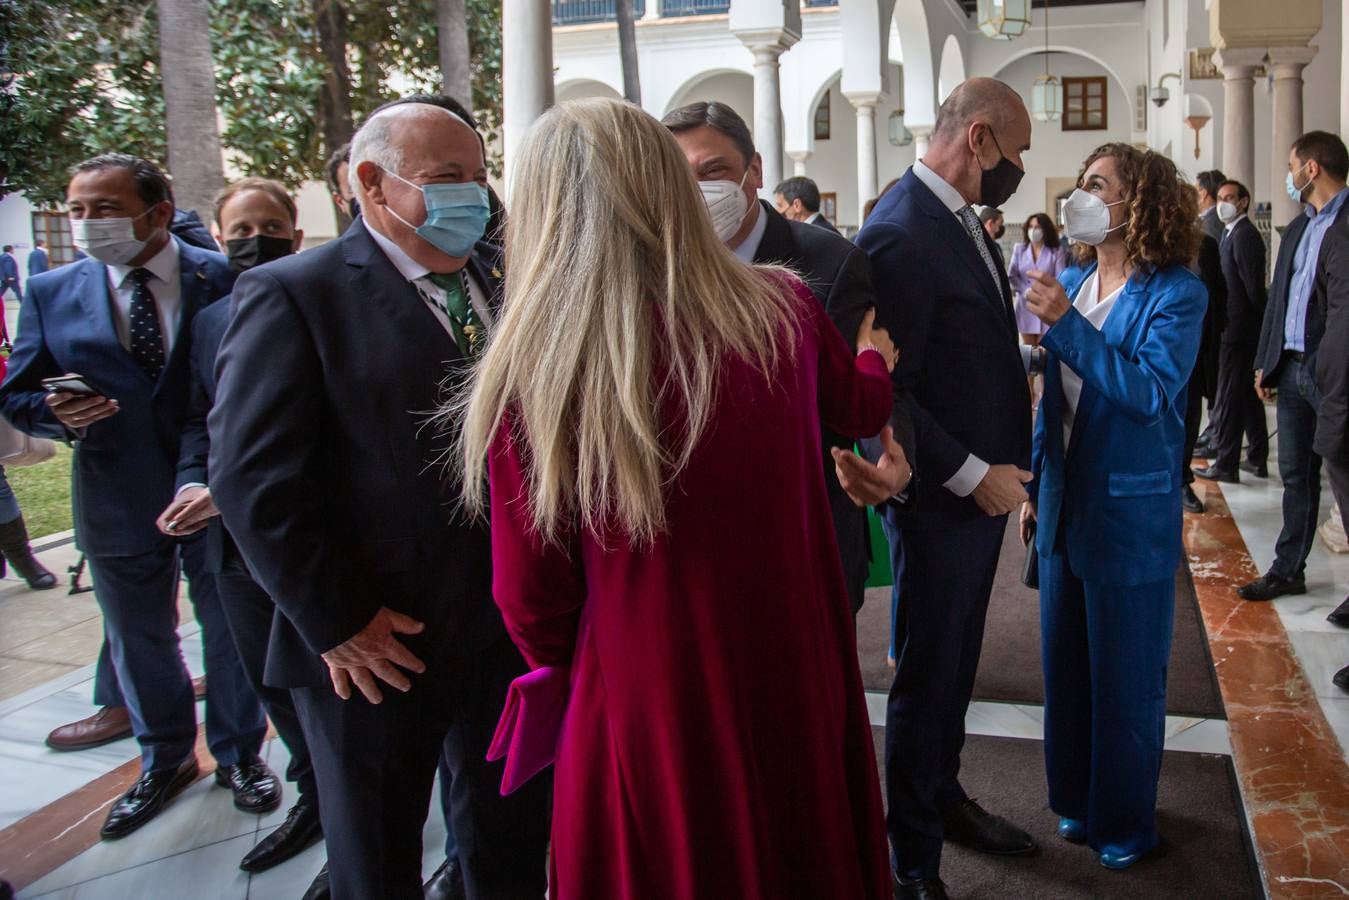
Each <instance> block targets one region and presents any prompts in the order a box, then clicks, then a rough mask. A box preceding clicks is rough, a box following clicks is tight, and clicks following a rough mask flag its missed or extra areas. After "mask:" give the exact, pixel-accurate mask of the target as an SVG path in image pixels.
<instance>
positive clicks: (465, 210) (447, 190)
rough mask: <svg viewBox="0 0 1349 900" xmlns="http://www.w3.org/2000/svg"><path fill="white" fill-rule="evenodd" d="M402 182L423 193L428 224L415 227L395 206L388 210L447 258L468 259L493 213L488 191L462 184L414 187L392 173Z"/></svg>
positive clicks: (467, 183)
mask: <svg viewBox="0 0 1349 900" xmlns="http://www.w3.org/2000/svg"><path fill="white" fill-rule="evenodd" d="M384 171H385V172H388V173H389V174H390V175H392V176H393V177H394V178H397V179H398V180H399V181H401V182H403V183H404V184H406V185H408V186H409V187H415V188H417V189H418V190H420V191H421V192H422V203H424V204H425V205H426V221H425V222H423V223H422V224H421V225H413V224H412V223H411V222H409V221H408V220H407V219H405V218H403V217H402V216H400V215H398V213H397V211H396V210H394V208H393V207H392V206H387V205H386V206H385V207H384V208H385V209H387V210H388V211H389V212H390V213H391V214H392V215H393V217H394V218H396V219H397V220H398V221H400V222H402V223H403V224H404V225H406V226H407V227H409V228H411V229H412V230H413V231H415V232H417V234H418V235H419V236H420V237H421V239H422V240H424V241H426V242H427V243H428V244H430V245H431V246H432V247H435V248H436V249H437V250H439V251H441V252H442V253H444V254H445V255H447V256H461V257H462V256H468V255H469V254H470V253H472V252H473V245H474V244H476V243H477V242H478V241H480V240H482V236H483V232H484V231H485V230H486V229H487V217H488V215H489V214H490V212H491V210H490V208H489V207H488V204H487V188H485V187H483V186H482V185H480V184H478V183H477V182H476V181H465V182H461V183H459V184H413V183H412V182H411V181H408V180H407V179H406V178H404V177H403V176H402V175H399V174H398V173H397V172H389V170H388V169H385V170H384Z"/></svg>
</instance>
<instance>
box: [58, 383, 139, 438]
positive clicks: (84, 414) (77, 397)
mask: <svg viewBox="0 0 1349 900" xmlns="http://www.w3.org/2000/svg"><path fill="white" fill-rule="evenodd" d="M47 406H48V407H50V408H51V411H52V415H54V416H56V418H57V419H58V420H59V421H60V422H61V424H62V425H64V426H66V427H67V428H69V429H70V430H71V431H76V430H78V429H80V428H88V427H89V426H90V425H92V424H94V423H95V422H98V421H101V420H102V419H106V418H108V417H109V416H115V415H117V411H118V410H119V409H121V407H120V406H118V405H117V401H116V400H109V399H108V398H107V397H104V396H102V395H98V396H94V397H89V396H86V395H84V394H72V393H70V391H57V392H55V393H53V394H48V395H47Z"/></svg>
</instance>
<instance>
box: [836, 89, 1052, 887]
mask: <svg viewBox="0 0 1349 900" xmlns="http://www.w3.org/2000/svg"><path fill="white" fill-rule="evenodd" d="M1030 132H1031V125H1030V117H1029V116H1028V115H1027V113H1026V108H1025V105H1024V104H1023V103H1022V101H1021V98H1020V97H1019V96H1018V95H1017V93H1016V92H1015V91H1014V90H1012V89H1011V88H1009V87H1008V86H1007V85H1005V84H1003V83H1002V82H999V81H995V80H993V79H989V78H976V79H971V80H970V81H966V82H964V83H963V84H961V85H960V86H959V87H957V88H956V89H955V90H954V91H953V92H952V93H951V95H950V97H948V98H947V100H946V102H945V103H943V104H942V107H941V111H940V113H939V114H938V117H937V124H936V126H935V129H934V131H933V134H932V144H931V147H930V149H929V150H928V152H927V154H926V155H924V157H923V159H922V160H920V161H919V162H917V163H915V164H914V167H913V168H912V169H911V170H909V171H908V172H907V173H905V175H904V177H903V178H902V179H900V182H899V183H898V184H897V185H895V187H894V188H892V189H891V190H890V191H889V192H887V193H886V194H885V196H884V197H882V198H881V199H880V201H879V202H878V203H877V204H876V207H875V209H874V210H873V211H872V214H871V216H870V217H869V218H868V219H867V222H866V225H865V226H864V227H863V229H862V232H861V234H860V235H858V240H857V243H858V246H859V247H861V248H862V249H863V250H865V251H867V253H868V254H870V256H871V262H872V271H873V272H874V274H875V282H876V284H877V285H878V286H883V287H882V288H881V289H880V290H878V292H877V300H878V303H877V307H876V321H877V322H879V323H881V324H882V325H884V326H885V327H886V328H887V329H889V330H890V333H891V334H893V335H895V336H896V340H897V342H898V346H899V364H898V365H897V366H896V367H895V373H894V377H895V381H896V385H897V386H898V387H900V388H903V389H905V390H906V391H908V393H909V395H910V396H911V398H912V401H911V403H910V409H911V412H912V417H913V424H914V429H915V431H916V444H917V460H916V462H915V463H914V476H913V483H912V484H911V485H908V486H907V488H906V487H905V485H903V484H901V483H900V482H899V480H898V479H897V478H896V479H894V480H890V481H887V479H886V477H885V473H886V472H887V471H895V472H896V474H898V470H896V469H894V467H890V468H889V469H887V468H878V467H876V466H873V465H871V464H869V463H867V462H866V461H864V460H860V459H858V458H857V457H855V456H853V455H851V454H843V453H837V454H836V457H837V459H838V462H839V469H840V477H841V478H842V479H843V480H844V481H845V486H846V487H848V489H849V492H850V493H852V494H853V496H854V497H855V498H857V499H859V500H864V501H866V502H869V503H879V504H882V509H881V512H882V515H883V516H884V517H885V518H886V519H888V520H889V521H890V522H891V524H892V526H893V527H896V528H898V529H899V530H900V531H901V533H902V535H903V542H904V553H905V566H904V573H903V583H902V585H901V589H900V590H901V594H902V595H903V598H904V600H903V603H902V604H901V607H900V609H901V618H900V621H899V623H898V626H897V634H896V637H895V648H896V652H897V657H898V658H897V668H896V671H895V681H894V685H893V687H892V688H891V690H890V702H889V706H888V709H887V712H886V754H885V755H886V790H887V793H888V801H889V802H888V813H887V817H888V827H889V831H890V840H891V843H892V845H893V847H894V853H895V863H896V871H895V877H896V881H897V886H896V896H897V897H905V898H910V897H911V898H944V897H945V896H946V891H945V887H944V885H943V884H942V881H941V879H940V875H939V868H940V862H941V849H942V842H943V840H944V839H946V840H952V841H955V842H957V843H962V844H965V845H967V846H970V847H973V848H974V849H977V850H982V851H984V852H988V853H993V854H1000V855H1021V854H1030V853H1034V852H1035V850H1036V845H1035V843H1034V841H1032V840H1031V838H1030V836H1029V835H1027V834H1026V833H1025V832H1024V831H1022V830H1021V829H1019V828H1017V827H1016V826H1014V825H1012V824H1011V823H1009V822H1007V821H1006V820H1004V819H1002V818H1000V817H998V816H995V815H993V814H991V813H988V812H985V811H984V810H983V809H982V808H981V807H980V806H979V805H978V804H977V803H976V802H975V801H974V800H973V799H972V798H970V797H969V796H967V795H966V794H965V791H964V790H963V789H962V788H961V786H960V781H959V779H958V777H957V775H958V772H959V769H960V751H961V747H962V746H963V745H964V741H965V726H964V723H965V711H966V708H967V707H968V706H969V701H970V697H971V694H972V692H973V689H974V675H975V671H976V669H977V668H978V663H979V651H980V648H981V645H982V640H983V633H984V618H985V614H986V613H987V610H988V600H989V594H990V592H991V591H992V587H993V577H994V573H995V571H996V569H997V565H998V554H999V551H1000V549H1001V547H1002V541H1003V535H1004V533H1005V531H1006V527H1007V514H1008V513H1009V512H1011V511H1012V510H1013V509H1016V508H1017V507H1018V506H1019V504H1020V503H1021V502H1022V501H1023V500H1025V498H1026V489H1025V485H1026V483H1028V482H1029V481H1030V480H1031V474H1030V472H1029V471H1026V470H1027V469H1028V468H1029V465H1030V450H1031V446H1030V444H1031V432H1030V426H1031V415H1030V413H1031V400H1030V394H1029V391H1028V388H1027V379H1026V375H1027V372H1028V371H1035V365H1034V364H1035V362H1036V360H1037V359H1038V358H1041V357H1039V351H1031V350H1030V348H1019V346H1018V342H1017V332H1016V325H1015V320H1014V318H1013V315H1012V295H1011V290H1010V287H1009V286H1008V283H1007V276H1006V273H1005V272H1004V271H1003V270H1002V268H1001V267H1000V266H999V264H998V260H999V259H1000V257H999V255H998V253H997V247H996V246H995V245H994V244H993V242H992V240H991V239H990V238H989V237H988V234H987V233H986V231H985V230H984V228H983V227H982V226H981V223H980V221H979V217H978V215H977V214H976V213H975V211H974V209H973V206H972V204H974V203H980V204H982V205H984V206H993V207H997V206H1000V205H1002V204H1003V203H1004V202H1006V200H1007V199H1008V197H1010V196H1011V195H1012V193H1013V192H1014V191H1015V190H1016V187H1017V185H1018V184H1019V182H1020V180H1021V177H1022V175H1023V174H1024V169H1023V168H1022V166H1021V162H1020V161H1021V154H1022V153H1024V152H1025V151H1026V150H1028V149H1029V147H1030ZM901 491H903V495H901V497H902V499H903V500H905V501H906V502H899V500H897V499H895V497H896V495H898V494H900V493H901Z"/></svg>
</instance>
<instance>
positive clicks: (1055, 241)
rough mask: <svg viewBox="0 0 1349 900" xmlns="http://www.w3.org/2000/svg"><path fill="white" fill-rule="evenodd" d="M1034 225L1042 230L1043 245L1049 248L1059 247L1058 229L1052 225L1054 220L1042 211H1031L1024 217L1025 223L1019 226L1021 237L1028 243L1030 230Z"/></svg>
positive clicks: (1055, 248)
mask: <svg viewBox="0 0 1349 900" xmlns="http://www.w3.org/2000/svg"><path fill="white" fill-rule="evenodd" d="M1036 225H1039V226H1040V230H1041V231H1043V232H1044V245H1045V246H1046V247H1049V248H1050V249H1053V250H1057V249H1059V230H1058V228H1056V227H1055V226H1054V220H1053V219H1051V218H1049V216H1047V215H1045V214H1044V213H1031V215H1030V217H1029V218H1028V219H1026V224H1025V225H1022V226H1021V239H1022V240H1023V241H1024V242H1025V243H1027V244H1029V243H1030V230H1031V228H1033V227H1035V226H1036Z"/></svg>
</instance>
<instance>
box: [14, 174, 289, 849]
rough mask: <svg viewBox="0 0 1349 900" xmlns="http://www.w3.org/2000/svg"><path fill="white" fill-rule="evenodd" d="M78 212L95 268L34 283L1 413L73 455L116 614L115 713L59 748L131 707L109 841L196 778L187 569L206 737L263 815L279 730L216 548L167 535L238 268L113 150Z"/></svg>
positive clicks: (100, 696)
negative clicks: (183, 641)
mask: <svg viewBox="0 0 1349 900" xmlns="http://www.w3.org/2000/svg"><path fill="white" fill-rule="evenodd" d="M66 204H67V207H68V208H69V212H70V225H71V234H72V239H73V241H74V244H75V246H76V247H78V248H79V249H81V250H83V251H84V252H85V253H86V254H87V255H88V258H86V259H83V260H81V261H79V262H77V263H74V264H72V265H69V266H63V267H61V268H60V269H57V270H55V271H52V272H48V273H45V274H42V275H38V276H36V277H34V278H33V279H32V280H31V281H30V282H29V297H28V298H27V299H26V300H25V302H24V305H23V309H22V311H21V313H20V319H19V320H20V323H21V324H20V334H21V338H20V339H19V341H18V342H17V344H16V345H15V347H14V353H13V356H12V357H11V358H10V365H9V375H8V378H7V379H6V380H5V382H4V384H3V386H0V412H2V413H3V414H4V415H5V417H6V418H8V419H9V420H10V422H12V423H13V424H14V426H15V427H16V428H18V429H20V430H21V431H25V432H27V433H29V434H32V435H37V436H41V437H49V438H55V439H58V440H65V441H69V442H71V443H72V444H74V446H75V460H74V467H73V472H72V481H73V488H74V498H75V500H74V505H75V535H76V541H77V543H78V544H79V547H80V549H81V550H83V551H84V553H85V554H86V557H87V558H88V560H89V567H90V570H91V572H92V573H93V577H94V582H95V589H96V591H97V597H98V603H99V607H100V609H101V610H102V613H103V624H104V634H105V641H104V650H103V655H102V656H101V657H100V660H99V667H98V674H97V676H96V679H95V701H96V702H98V703H99V704H100V705H102V706H103V707H105V710H104V711H100V713H99V714H98V715H95V716H93V717H91V718H90V719H87V720H83V721H82V722H77V723H73V724H72V725H70V726H65V727H64V728H62V729H58V730H57V732H60V733H61V734H60V735H59V736H60V737H64V738H68V739H69V742H68V743H66V744H64V745H62V744H60V743H59V742H56V743H54V742H53V740H52V739H50V738H49V743H52V744H53V746H54V748H55V749H79V748H80V747H82V746H90V745H91V743H93V742H98V741H100V740H107V739H111V738H113V737H117V736H120V735H119V734H116V733H113V734H109V733H108V732H109V730H110V723H109V722H108V721H107V718H108V717H107V716H106V715H105V713H106V708H108V707H115V706H118V705H121V704H124V705H125V706H126V710H127V713H128V715H129V717H130V723H131V727H132V730H133V732H134V733H135V736H136V739H137V741H138V742H139V743H140V746H141V777H140V778H139V779H138V780H137V781H136V782H135V783H134V784H133V785H132V786H131V788H130V790H128V791H127V793H126V794H124V795H123V796H122V797H121V798H120V799H119V800H117V801H116V802H114V803H113V805H112V807H111V809H110V810H109V813H108V817H107V820H106V821H105V823H104V825H103V829H102V834H103V837H105V838H116V837H122V836H124V835H127V834H130V833H131V832H132V831H134V830H135V829H137V828H139V827H140V826H142V825H144V824H145V823H146V822H148V821H150V819H152V818H153V817H154V816H155V815H156V814H158V812H159V811H160V810H161V809H162V808H163V807H164V805H165V804H166V803H168V802H169V800H171V799H172V798H173V796H174V795H176V794H177V793H179V792H180V791H182V790H183V789H184V788H186V787H187V786H189V785H190V784H192V782H193V781H195V780H196V778H197V776H198V768H197V758H196V752H195V744H196V738H197V723H196V710H195V706H194V703H193V691H192V682H191V679H190V677H189V675H188V672H187V669H186V667H185V666H184V665H183V658H182V653H181V651H180V649H179V641H178V634H177V626H178V608H177V594H178V580H179V570H180V566H181V567H182V568H183V569H185V570H186V572H187V576H188V581H189V585H190V590H191V597H192V602H193V606H194V608H195V610H196V616H197V620H198V621H199V622H200V623H201V627H202V643H203V645H204V647H205V651H206V666H207V668H208V669H209V670H210V672H211V681H210V687H209V691H210V694H209V696H208V698H207V708H206V732H207V743H208V745H209V746H210V749H211V753H212V755H213V756H214V757H215V759H216V762H217V768H216V782H217V783H218V784H221V785H225V786H228V787H229V788H230V789H231V790H232V791H233V794H234V802H235V806H237V807H239V808H240V809H242V810H245V811H249V812H260V811H265V810H267V809H271V808H272V807H275V806H276V805H277V804H278V803H279V802H280V786H279V784H278V782H277V779H276V777H275V776H274V775H273V774H272V773H271V771H270V770H268V769H267V767H266V766H265V765H264V764H263V763H262V762H261V760H260V759H259V758H258V751H259V750H260V748H261V746H262V741H263V739H264V737H265V735H266V719H265V717H264V716H263V713H262V708H261V705H260V704H259V703H258V700H257V697H256V696H255V695H254V694H253V692H252V689H251V688H250V687H249V685H248V682H247V680H246V678H245V677H244V672H243V667H242V665H241V664H240V662H239V655H238V652H237V651H236V650H235V648H234V644H233V641H232V639H231V637H230V634H229V631H228V627H227V626H226V624H225V620H224V616H223V614H222V611H221V607H220V601H219V598H218V596H217V593H216V585H215V581H214V579H213V578H212V577H211V576H210V575H209V573H207V572H206V571H205V546H204V541H203V540H202V538H201V537H200V536H196V537H192V538H187V539H181V540H180V539H175V538H173V537H169V536H166V535H164V534H162V533H161V532H160V531H159V529H158V528H157V527H156V525H155V520H156V518H157V517H158V515H159V513H160V511H161V510H163V509H164V508H165V507H166V506H167V505H168V503H169V501H170V499H171V498H172V496H173V491H174V476H175V469H176V464H177V461H178V446H179V442H180V439H181V431H182V422H183V418H184V415H185V411H186V406H187V399H188V386H189V377H188V365H187V349H186V348H187V343H188V342H187V341H186V340H185V336H186V335H187V334H188V332H189V330H190V328H191V324H192V319H193V318H194V317H195V316H196V314H197V312H198V311H199V310H201V309H203V308H205V307H206V306H207V305H208V304H210V303H212V302H214V301H215V300H217V299H218V298H220V297H222V296H224V295H225V294H228V293H229V291H230V289H231V287H232V286H233V283H234V273H233V272H231V271H230V268H229V266H228V264H227V263H226V260H225V257H224V256H222V255H220V254H219V253H211V252H207V251H204V250H200V249H198V248H195V247H192V246H190V245H188V244H185V243H183V242H181V241H179V240H178V239H176V238H174V237H173V236H171V235H170V233H169V231H168V228H169V223H170V221H171V219H172V217H173V212H174V208H173V195H172V192H171V190H170V188H169V183H168V180H167V179H166V178H165V176H164V175H163V173H161V172H160V171H159V170H158V169H157V168H156V167H155V166H154V165H152V164H151V163H148V162H146V161H145V160H142V159H138V158H136V157H133V156H127V155H125V154H106V155H103V156H98V157H94V158H93V159H90V160H86V161H85V162H82V163H80V164H79V165H78V166H76V167H75V170H74V175H73V177H72V179H71V182H70V186H69V188H68V191H67V197H66ZM111 725H116V723H111ZM56 737H58V734H57V733H56V732H54V733H53V738H56Z"/></svg>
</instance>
